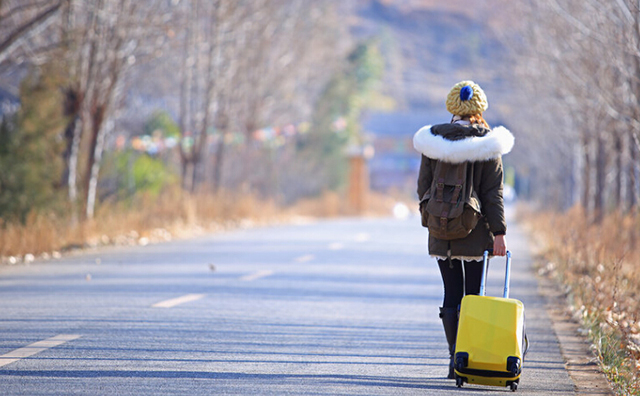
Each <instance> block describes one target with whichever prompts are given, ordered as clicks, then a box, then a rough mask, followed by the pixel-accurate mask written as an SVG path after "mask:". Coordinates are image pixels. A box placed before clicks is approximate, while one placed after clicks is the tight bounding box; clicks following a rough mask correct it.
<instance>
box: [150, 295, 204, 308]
mask: <svg viewBox="0 0 640 396" xmlns="http://www.w3.org/2000/svg"><path fill="white" fill-rule="evenodd" d="M204 296H205V294H187V295H185V296H182V297H178V298H172V299H170V300H165V301H160V302H159V303H155V304H153V305H152V306H151V307H152V308H173V307H175V306H176V305H180V304H184V303H188V302H191V301H196V300H199V299H201V298H202V297H204Z"/></svg>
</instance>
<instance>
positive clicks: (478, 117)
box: [451, 114, 491, 129]
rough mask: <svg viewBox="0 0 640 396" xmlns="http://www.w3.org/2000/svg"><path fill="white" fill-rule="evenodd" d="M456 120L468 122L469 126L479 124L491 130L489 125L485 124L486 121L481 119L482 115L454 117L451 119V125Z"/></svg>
mask: <svg viewBox="0 0 640 396" xmlns="http://www.w3.org/2000/svg"><path fill="white" fill-rule="evenodd" d="M458 120H468V121H469V122H470V123H471V124H480V125H482V126H483V127H485V128H489V129H491V127H490V126H489V124H487V121H485V120H484V118H482V114H472V115H468V116H464V117H461V116H456V115H454V116H453V117H452V118H451V123H454V122H456V121H458Z"/></svg>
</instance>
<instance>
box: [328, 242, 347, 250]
mask: <svg viewBox="0 0 640 396" xmlns="http://www.w3.org/2000/svg"><path fill="white" fill-rule="evenodd" d="M342 249H344V245H343V244H342V243H340V242H334V243H332V244H330V245H329V250H342Z"/></svg>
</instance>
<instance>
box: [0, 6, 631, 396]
mask: <svg viewBox="0 0 640 396" xmlns="http://www.w3.org/2000/svg"><path fill="white" fill-rule="evenodd" d="M461 80H473V81H475V82H476V83H478V84H480V85H481V86H482V87H483V89H484V91H485V92H486V94H487V97H488V99H489V109H488V111H487V112H486V113H485V114H484V115H485V118H486V119H487V121H488V122H489V124H491V125H492V126H497V125H504V126H506V127H507V128H508V129H510V130H511V131H512V132H513V134H514V135H515V137H516V143H515V148H514V150H513V151H512V152H511V153H510V154H508V155H506V156H505V157H504V163H505V184H506V190H505V191H506V197H507V200H508V201H518V202H519V203H524V205H519V209H521V210H519V211H518V213H519V215H518V216H519V217H518V218H517V220H514V221H518V222H519V223H521V224H522V225H523V226H524V227H526V229H527V230H528V231H529V234H528V235H529V237H530V239H531V242H532V246H534V247H535V248H536V251H535V257H536V265H537V267H536V268H537V270H538V275H540V276H547V277H549V278H551V279H553V280H555V281H557V282H559V284H560V285H562V286H561V287H562V288H561V290H562V291H563V292H562V293H564V294H566V295H568V296H569V300H570V302H571V304H572V305H571V306H572V308H571V309H570V312H571V313H572V314H573V315H574V317H577V318H579V319H580V321H581V323H582V326H583V328H584V329H586V330H585V334H588V335H589V337H590V339H591V341H592V344H593V345H592V348H593V350H594V353H595V354H596V357H597V359H598V360H599V362H600V363H601V368H602V370H603V371H604V372H605V373H607V374H608V376H609V378H610V379H611V381H612V383H614V384H616V387H618V388H619V389H621V390H620V391H619V394H638V389H640V385H639V383H640V382H639V379H638V378H639V376H638V371H639V370H640V323H639V318H638V315H639V314H640V295H639V294H638V293H639V292H638V290H640V266H638V265H637V263H638V262H640V214H639V212H638V202H639V198H640V154H639V149H640V106H639V105H638V101H639V97H640V2H639V1H638V0H519V1H512V0H447V1H440V0H314V1H306V0H233V1H232V0H206V1H205V0H0V261H1V262H2V263H8V264H20V263H24V264H29V263H30V262H32V261H34V260H36V259H41V260H47V259H50V258H55V257H60V255H61V252H64V251H68V250H71V249H75V248H87V247H96V246H101V245H113V244H115V245H132V244H138V245H145V244H147V243H153V242H156V241H166V240H170V239H173V238H181V237H189V236H193V235H198V234H202V233H210V232H217V231H221V230H226V229H230V228H237V227H252V226H255V225H260V224H274V223H278V222H288V223H291V222H300V221H306V220H308V219H309V217H319V216H325V217H328V216H345V215H348V216H372V215H377V216H390V215H392V214H393V215H395V216H396V217H398V218H404V219H407V218H408V219H411V221H415V224H416V232H421V231H422V232H424V231H423V230H421V228H420V225H419V221H418V220H417V217H414V216H413V214H415V211H416V209H417V197H416V193H415V190H416V178H417V174H418V167H419V163H420V155H419V154H418V153H417V152H416V151H415V150H414V149H413V147H412V137H413V134H414V133H415V132H416V131H417V130H418V129H419V128H420V127H422V126H424V125H428V124H436V123H445V122H449V121H450V117H451V116H450V115H449V114H448V113H447V111H446V109H445V97H446V95H447V93H448V91H449V89H450V88H451V87H452V86H453V85H454V84H455V83H457V82H458V81H461ZM564 294H563V295H564Z"/></svg>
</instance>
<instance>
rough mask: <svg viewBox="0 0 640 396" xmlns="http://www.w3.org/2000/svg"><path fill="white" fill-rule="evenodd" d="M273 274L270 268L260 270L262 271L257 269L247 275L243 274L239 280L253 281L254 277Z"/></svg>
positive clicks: (258, 277) (264, 276)
mask: <svg viewBox="0 0 640 396" xmlns="http://www.w3.org/2000/svg"><path fill="white" fill-rule="evenodd" d="M270 275H273V271H271V270H262V271H257V272H254V273H252V274H249V275H245V276H242V277H240V280H241V281H244V282H250V281H254V280H256V279H260V278H266V277H267V276H270Z"/></svg>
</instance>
